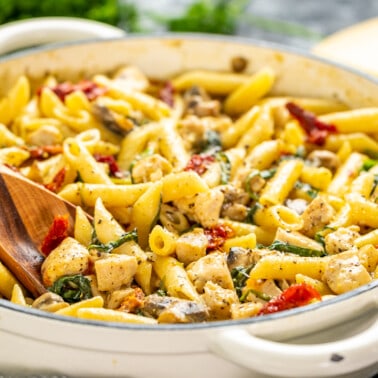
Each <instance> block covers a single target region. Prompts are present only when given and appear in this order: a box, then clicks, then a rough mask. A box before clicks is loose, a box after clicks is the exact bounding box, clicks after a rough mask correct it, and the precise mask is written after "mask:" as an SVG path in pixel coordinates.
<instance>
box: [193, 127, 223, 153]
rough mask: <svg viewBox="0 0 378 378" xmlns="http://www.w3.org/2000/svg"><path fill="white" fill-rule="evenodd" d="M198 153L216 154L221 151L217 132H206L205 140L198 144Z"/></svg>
mask: <svg viewBox="0 0 378 378" xmlns="http://www.w3.org/2000/svg"><path fill="white" fill-rule="evenodd" d="M198 147H199V152H200V153H204V152H206V153H208V152H210V151H215V152H218V151H219V150H221V149H222V141H221V138H220V135H219V133H218V132H217V131H214V130H206V133H205V139H204V140H202V141H201V143H199V146H198Z"/></svg>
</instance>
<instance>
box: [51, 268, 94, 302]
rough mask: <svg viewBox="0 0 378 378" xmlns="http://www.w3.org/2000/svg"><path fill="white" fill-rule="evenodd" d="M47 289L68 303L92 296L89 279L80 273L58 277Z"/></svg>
mask: <svg viewBox="0 0 378 378" xmlns="http://www.w3.org/2000/svg"><path fill="white" fill-rule="evenodd" d="M49 290H50V291H52V292H53V293H55V294H58V295H60V296H61V297H62V298H63V299H64V300H65V301H66V302H68V303H76V302H80V301H82V300H84V299H88V298H92V296H93V295H92V290H91V285H90V281H89V280H88V278H86V277H84V276H83V275H81V274H75V275H68V276H63V277H60V278H58V279H57V280H56V281H55V282H54V284H53V285H52V286H51V287H50V288H49Z"/></svg>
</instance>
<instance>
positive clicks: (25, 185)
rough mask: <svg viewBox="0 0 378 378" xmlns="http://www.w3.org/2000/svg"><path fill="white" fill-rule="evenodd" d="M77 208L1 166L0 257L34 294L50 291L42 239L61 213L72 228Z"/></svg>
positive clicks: (35, 295) (36, 295)
mask: <svg viewBox="0 0 378 378" xmlns="http://www.w3.org/2000/svg"><path fill="white" fill-rule="evenodd" d="M75 211H76V206H74V205H73V204H71V203H69V202H67V201H65V200H63V199H62V198H60V197H58V196H57V195H56V194H54V193H52V192H50V191H49V190H47V189H45V188H44V187H43V186H41V185H38V184H36V183H34V182H32V181H30V180H28V179H26V178H24V177H23V176H21V175H20V174H18V173H16V172H14V171H12V170H11V169H9V168H7V167H6V166H0V261H2V262H3V263H4V265H5V266H7V268H8V269H9V270H10V271H11V272H12V273H13V274H14V276H15V277H16V278H17V279H18V280H19V281H20V282H21V283H22V284H23V285H24V286H25V288H26V289H27V290H29V291H30V293H31V294H32V295H33V296H34V297H38V296H39V295H41V294H43V293H45V292H46V288H45V287H44V286H43V284H42V277H41V273H40V271H41V265H42V262H43V260H44V257H43V255H42V254H41V253H40V246H41V244H42V241H43V239H44V238H45V236H46V234H47V232H48V230H49V228H50V226H51V224H52V222H53V220H54V217H55V216H57V215H68V221H69V224H70V227H71V228H72V227H73V225H74V219H75Z"/></svg>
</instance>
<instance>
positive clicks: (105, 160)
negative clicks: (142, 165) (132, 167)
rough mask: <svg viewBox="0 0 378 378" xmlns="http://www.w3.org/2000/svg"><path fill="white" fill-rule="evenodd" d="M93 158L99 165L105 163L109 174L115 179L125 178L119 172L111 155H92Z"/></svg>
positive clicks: (122, 173)
mask: <svg viewBox="0 0 378 378" xmlns="http://www.w3.org/2000/svg"><path fill="white" fill-rule="evenodd" d="M93 157H94V158H95V159H96V161H98V162H99V163H106V164H108V166H109V171H110V174H111V175H112V176H114V177H117V178H123V177H125V174H124V172H122V171H121V169H120V168H119V166H118V164H117V161H116V159H115V157H114V156H112V155H101V154H94V155H93Z"/></svg>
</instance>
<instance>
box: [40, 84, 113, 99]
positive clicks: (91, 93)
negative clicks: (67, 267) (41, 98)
mask: <svg viewBox="0 0 378 378" xmlns="http://www.w3.org/2000/svg"><path fill="white" fill-rule="evenodd" d="M42 89H43V87H42V88H40V89H39V90H38V92H37V93H38V94H40V93H41V90H42ZM50 89H51V90H52V91H53V92H54V93H55V94H56V95H57V96H58V97H59V98H60V100H61V101H62V102H64V100H65V98H66V96H68V95H69V94H71V93H72V92H75V91H82V92H83V93H84V94H85V96H86V97H87V98H88V100H89V101H92V100H94V99H96V98H97V97H99V96H101V95H103V94H105V93H106V92H107V91H108V89H107V88H104V87H99V86H98V85H97V84H96V83H94V82H93V81H90V80H82V81H80V82H79V83H77V84H73V83H71V82H69V81H65V82H64V83H59V84H58V85H56V86H55V87H52V88H50Z"/></svg>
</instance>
